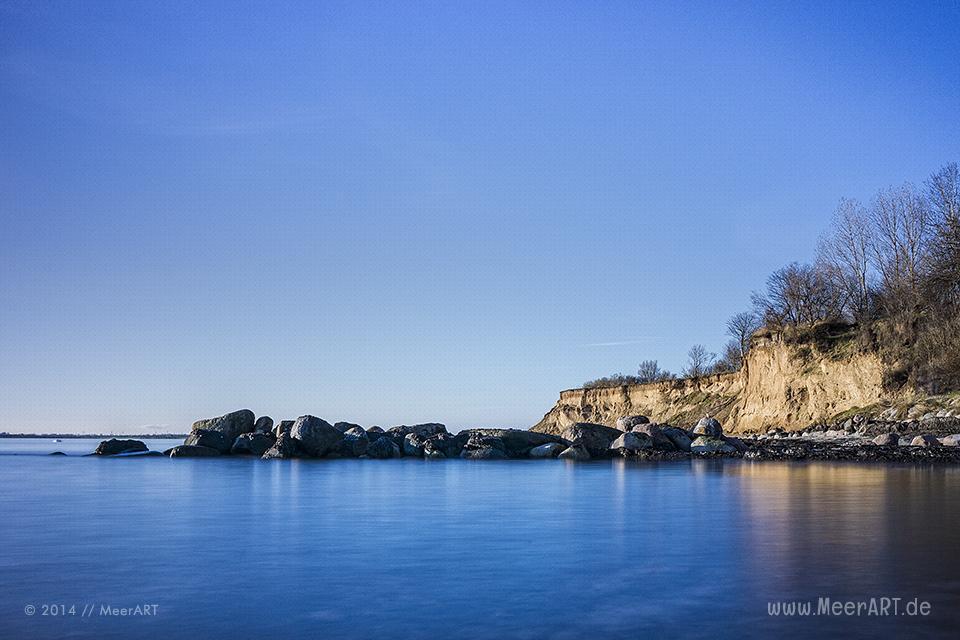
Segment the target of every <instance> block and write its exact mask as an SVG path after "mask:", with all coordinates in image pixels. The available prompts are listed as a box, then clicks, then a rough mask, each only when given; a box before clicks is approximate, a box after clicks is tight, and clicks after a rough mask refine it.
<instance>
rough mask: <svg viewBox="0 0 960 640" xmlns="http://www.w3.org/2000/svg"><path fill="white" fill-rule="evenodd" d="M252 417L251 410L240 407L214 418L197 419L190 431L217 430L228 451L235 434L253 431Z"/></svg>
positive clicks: (235, 436) (235, 437)
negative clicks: (221, 435) (238, 409)
mask: <svg viewBox="0 0 960 640" xmlns="http://www.w3.org/2000/svg"><path fill="white" fill-rule="evenodd" d="M253 418H254V416H253V411H250V410H249V409H241V410H240V411H234V412H232V413H227V414H225V415H222V416H218V417H216V418H207V419H206V420H197V421H196V422H194V423H193V428H192V429H191V430H190V431H191V432H193V433H195V432H197V431H219V432H220V433H222V434H223V438H224V441H225V442H226V443H227V445H226V451H230V447H231V446H232V445H233V442H234V441H235V440H236V439H237V436H239V435H241V434H244V433H250V432H251V431H253V425H254V419H253Z"/></svg>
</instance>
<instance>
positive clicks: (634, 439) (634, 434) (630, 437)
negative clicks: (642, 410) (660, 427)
mask: <svg viewBox="0 0 960 640" xmlns="http://www.w3.org/2000/svg"><path fill="white" fill-rule="evenodd" d="M652 448H653V438H651V437H650V436H648V435H647V434H645V433H640V432H638V431H628V432H627V433H625V434H623V435H622V436H620V437H619V438H617V439H616V440H614V441H613V442H611V443H610V446H609V449H610V450H611V451H614V452H617V453H619V454H620V455H629V454H633V453H636V452H637V451H642V450H643V449H652Z"/></svg>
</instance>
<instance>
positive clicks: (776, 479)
mask: <svg viewBox="0 0 960 640" xmlns="http://www.w3.org/2000/svg"><path fill="white" fill-rule="evenodd" d="M95 444H96V443H95V442H90V441H86V442H83V441H64V442H63V443H56V444H54V443H49V442H45V441H10V440H7V441H4V440H0V450H2V451H5V452H8V453H9V452H11V451H16V452H17V453H20V454H25V453H27V452H30V451H33V452H37V453H39V452H43V451H51V450H54V449H59V450H63V451H68V452H77V453H79V452H88V451H90V450H92V449H93V447H94V446H95ZM151 446H152V448H163V446H165V443H158V442H153V443H151ZM958 500H960V468H946V467H880V466H863V465H844V464H803V463H795V464H781V463H743V462H726V463H723V462H710V461H694V462H691V463H671V464H643V465H639V464H629V463H623V462H613V463H610V462H602V463H591V464H570V463H564V462H562V461H512V462H469V461H460V460H450V461H419V460H409V459H406V460H393V461H369V460H356V461H354V460H337V461H273V462H261V461H258V460H249V459H219V460H190V459H180V460H176V459H175V460H170V459H167V458H140V459H99V458H82V457H67V458H64V457H47V456H43V455H3V456H0V517H2V521H0V637H2V638H130V637H143V638H154V637H155V638H191V637H206V638H231V639H233V638H253V637H260V636H273V637H277V638H281V637H283V638H307V637H309V638H377V639H381V640H386V639H390V638H402V639H405V638H410V639H413V638H417V639H421V638H491V639H493V638H597V637H609V638H632V639H636V638H640V637H648V636H653V637H689V636H694V637H704V638H716V637H743V636H744V635H748V636H751V637H756V636H761V637H762V636H769V635H772V634H774V633H776V634H777V635H778V636H780V637H809V636H810V635H811V634H815V633H819V634H824V637H829V636H834V635H837V634H840V633H843V634H846V635H849V636H853V637H877V636H878V634H879V635H880V636H893V635H901V636H902V635H903V634H912V635H913V636H915V637H924V636H928V637H938V636H948V637H949V636H952V637H955V636H953V634H954V633H955V632H956V628H957V625H958V624H960V613H958V610H957V607H958V605H960V561H958V560H957V551H958V549H960V513H958V511H957V509H956V505H957V504H958ZM821 596H829V597H832V598H837V599H855V600H862V599H867V598H870V597H882V596H892V597H902V598H904V600H905V601H906V600H912V599H913V598H914V597H918V598H920V599H921V600H926V601H929V602H930V603H931V606H932V613H931V614H930V615H929V616H927V617H925V618H908V617H904V616H901V617H896V618H894V617H882V618H881V617H866V616H861V617H859V618H858V617H843V618H825V617H807V618H797V617H794V618H789V619H788V618H776V617H771V616H769V615H768V613H767V602H768V601H776V600H813V601H814V608H815V607H816V602H815V601H816V599H817V598H818V597H821ZM45 603H46V604H64V605H66V606H67V607H68V608H69V607H70V606H71V605H76V607H77V609H76V613H75V614H74V615H73V616H71V615H69V614H68V615H66V616H58V617H52V616H42V615H40V609H39V608H40V607H42V606H43V604H45ZM137 603H150V604H157V605H158V607H157V615H156V616H155V617H149V618H147V617H125V618H120V617H102V616H100V615H99V608H100V606H101V605H108V606H116V607H132V606H135V605H136V604H137ZM84 604H93V605H95V608H96V609H97V614H95V615H94V616H93V617H81V613H82V609H83V606H84ZM28 605H29V606H36V607H38V611H37V613H36V614H35V615H32V616H28V615H26V614H25V613H24V610H25V607H27V606H28ZM901 606H902V605H901Z"/></svg>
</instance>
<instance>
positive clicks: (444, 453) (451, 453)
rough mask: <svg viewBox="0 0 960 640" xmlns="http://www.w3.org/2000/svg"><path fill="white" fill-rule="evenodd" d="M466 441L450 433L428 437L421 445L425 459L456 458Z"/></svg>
mask: <svg viewBox="0 0 960 640" xmlns="http://www.w3.org/2000/svg"><path fill="white" fill-rule="evenodd" d="M464 444H466V439H464V438H461V437H459V436H455V435H453V434H451V433H446V432H444V433H438V434H436V435H433V436H430V437H429V438H427V439H426V440H425V441H424V443H423V456H424V457H425V458H456V457H458V456H459V455H460V451H462V450H463V445H464Z"/></svg>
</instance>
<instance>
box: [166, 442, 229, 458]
mask: <svg viewBox="0 0 960 640" xmlns="http://www.w3.org/2000/svg"><path fill="white" fill-rule="evenodd" d="M167 455H168V456H170V457H171V458H212V457H213V456H219V455H220V452H219V451H217V450H216V449H211V448H210V447H201V446H199V445H194V444H181V445H179V446H177V447H173V448H172V449H167Z"/></svg>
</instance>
